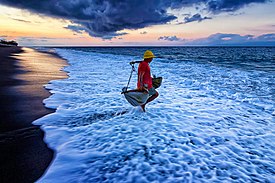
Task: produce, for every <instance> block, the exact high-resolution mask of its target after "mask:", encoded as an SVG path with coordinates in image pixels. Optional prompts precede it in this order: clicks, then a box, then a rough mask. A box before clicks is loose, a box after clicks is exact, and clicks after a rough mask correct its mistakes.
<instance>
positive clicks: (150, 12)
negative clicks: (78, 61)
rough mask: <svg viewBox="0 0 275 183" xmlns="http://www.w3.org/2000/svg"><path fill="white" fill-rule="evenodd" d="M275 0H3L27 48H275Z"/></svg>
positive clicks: (3, 30)
mask: <svg viewBox="0 0 275 183" xmlns="http://www.w3.org/2000/svg"><path fill="white" fill-rule="evenodd" d="M274 9H275V0H40V1H37V0H28V1H22V0H0V39H6V40H16V41H17V42H18V43H19V45H21V46H145V45H146V46H166V45H167V46H220V45H225V46H234V45H237V46H239V45H240V46H275V11H274Z"/></svg>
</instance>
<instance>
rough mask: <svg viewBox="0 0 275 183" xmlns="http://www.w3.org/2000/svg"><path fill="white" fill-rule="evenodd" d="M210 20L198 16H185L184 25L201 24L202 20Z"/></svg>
mask: <svg viewBox="0 0 275 183" xmlns="http://www.w3.org/2000/svg"><path fill="white" fill-rule="evenodd" d="M207 19H211V18H210V17H202V16H201V15H200V14H198V13H197V14H195V15H193V16H187V17H185V18H184V23H189V22H201V21H203V20H207Z"/></svg>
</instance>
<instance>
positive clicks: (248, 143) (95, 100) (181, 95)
mask: <svg viewBox="0 0 275 183" xmlns="http://www.w3.org/2000/svg"><path fill="white" fill-rule="evenodd" d="M56 51H57V52H58V53H59V54H60V55H61V56H62V57H64V58H66V59H67V60H68V62H69V64H70V66H68V67H66V68H65V69H64V70H65V71H67V72H69V78H68V79H64V80H56V81H52V82H51V83H50V84H48V85H47V88H48V89H50V90H51V92H52V93H53V95H51V97H50V98H48V99H45V101H44V103H45V105H46V106H47V107H50V108H56V109H57V111H56V112H55V113H53V114H50V115H48V116H45V117H43V118H41V119H39V120H37V121H35V124H41V125H43V126H42V128H43V129H44V130H45V131H46V139H45V140H46V142H47V143H48V144H49V146H50V147H51V148H53V149H54V150H55V151H56V157H55V159H54V160H53V163H52V164H51V166H50V167H49V169H48V171H47V172H46V173H45V175H44V176H43V177H42V178H41V179H40V180H39V181H38V182H257V181H260V182H275V177H274V175H275V169H274V167H275V163H274V157H275V156H274V155H275V154H274V149H275V147H274V145H275V144H274V141H275V136H274V101H273V100H271V97H272V96H269V95H265V96H262V97H260V95H259V94H258V93H257V92H262V94H263V95H264V94H265V92H268V91H269V90H270V88H269V87H268V86H267V85H266V84H265V81H266V80H269V79H270V78H268V77H262V74H263V73H261V72H260V71H255V72H249V71H242V70H234V69H232V68H223V67H218V66H215V65H211V63H210V64H198V63H195V62H168V61H166V60H164V59H156V60H154V61H153V63H152V64H151V68H152V70H153V72H154V74H156V75H160V76H163V78H164V81H163V85H162V86H161V87H160V88H159V89H158V91H159V93H160V96H159V98H157V99H156V100H155V101H153V102H152V103H150V104H148V106H147V112H146V113H143V112H141V109H139V108H133V107H132V106H130V105H129V104H128V103H127V102H126V100H125V99H124V98H123V96H122V95H121V94H120V92H121V89H122V87H124V86H125V85H126V83H127V80H128V77H129V74H130V69H131V68H130V65H129V64H128V62H130V61H131V59H132V58H131V57H128V56H120V55H112V54H99V53H92V52H82V51H76V50H66V49H57V50H56ZM259 76H261V77H259ZM255 78H257V79H256V80H255ZM135 81H136V75H134V77H133V80H132V83H131V88H134V87H135ZM253 82H255V83H253ZM249 86H251V87H259V86H260V89H259V88H258V89H252V88H251V87H249Z"/></svg>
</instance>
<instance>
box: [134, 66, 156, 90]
mask: <svg viewBox="0 0 275 183" xmlns="http://www.w3.org/2000/svg"><path fill="white" fill-rule="evenodd" d="M145 84H147V85H148V89H150V88H152V87H153V86H152V78H151V72H150V66H149V64H148V62H145V61H142V62H141V63H140V64H139V66H138V83H137V87H138V88H142V87H143V86H144V85H145Z"/></svg>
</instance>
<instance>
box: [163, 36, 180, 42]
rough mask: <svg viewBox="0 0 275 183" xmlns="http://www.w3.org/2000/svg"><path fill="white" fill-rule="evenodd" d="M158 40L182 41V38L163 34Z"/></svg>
mask: <svg viewBox="0 0 275 183" xmlns="http://www.w3.org/2000/svg"><path fill="white" fill-rule="evenodd" d="M158 40H164V41H182V39H180V38H178V37H177V36H161V37H159V38H158Z"/></svg>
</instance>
